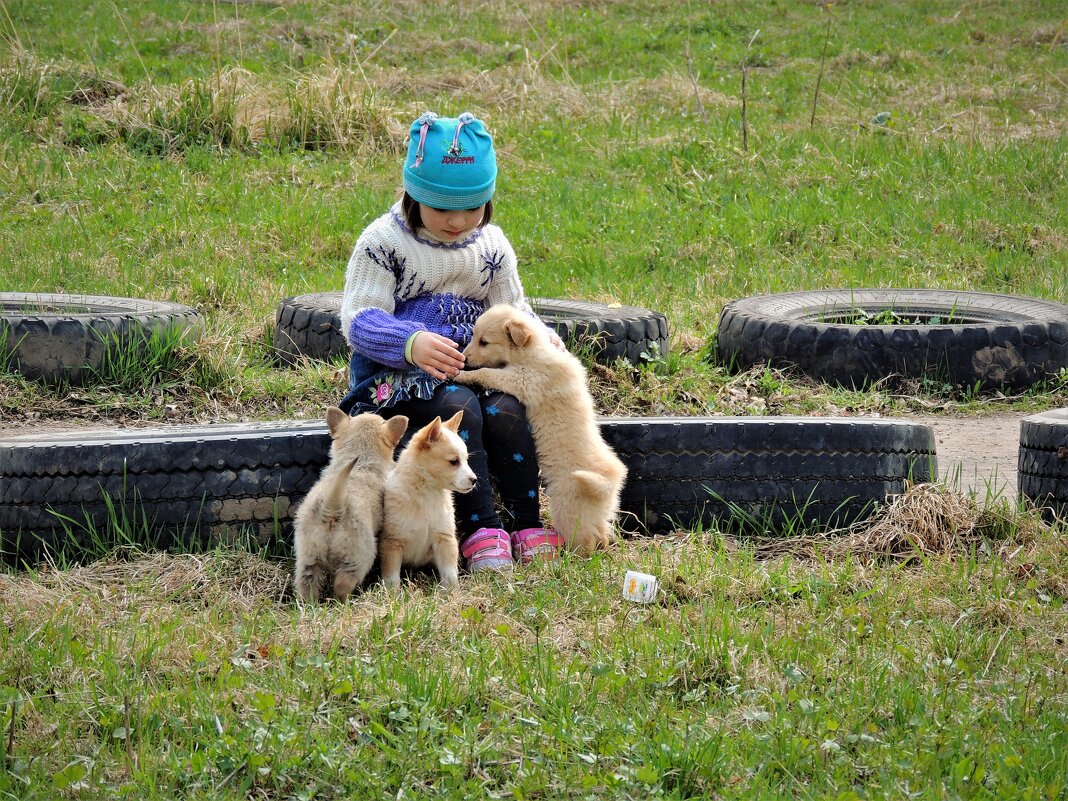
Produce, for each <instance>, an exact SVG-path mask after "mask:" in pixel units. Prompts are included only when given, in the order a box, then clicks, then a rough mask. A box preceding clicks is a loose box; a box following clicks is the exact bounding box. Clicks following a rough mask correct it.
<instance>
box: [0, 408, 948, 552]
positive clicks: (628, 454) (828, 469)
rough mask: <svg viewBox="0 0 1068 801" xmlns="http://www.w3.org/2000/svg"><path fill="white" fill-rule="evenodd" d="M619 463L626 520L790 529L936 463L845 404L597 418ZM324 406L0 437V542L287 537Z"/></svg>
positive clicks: (326, 443) (844, 519)
mask: <svg viewBox="0 0 1068 801" xmlns="http://www.w3.org/2000/svg"><path fill="white" fill-rule="evenodd" d="M600 425H601V431H602V433H603V434H604V436H605V438H606V439H607V441H608V442H609V443H610V444H611V445H612V446H613V447H614V448H615V449H616V451H617V452H618V453H619V456H620V458H621V459H623V461H624V462H625V463H626V465H627V467H628V470H629V477H628V480H627V484H626V486H625V488H624V490H623V494H622V510H623V515H622V519H621V522H622V528H623V530H624V531H625V532H627V533H661V532H666V531H671V530H673V529H675V528H683V529H689V528H694V527H699V526H709V525H711V524H712V523H713V522H720V523H724V522H725V523H728V524H731V525H736V524H737V526H738V527H740V528H745V527H746V526H750V527H752V526H755V527H757V528H761V529H762V530H763V528H766V529H768V530H772V531H775V530H779V531H782V530H786V529H788V528H789V527H792V526H796V525H797V524H799V523H802V522H803V523H804V524H806V525H820V526H837V525H843V524H846V523H850V522H854V521H856V520H858V519H861V518H862V517H864V516H865V515H867V514H868V513H870V512H871V511H872V509H873V507H874V506H875V505H876V504H878V503H882V502H884V501H885V500H886V499H887V497H888V496H889V495H893V494H897V493H900V492H903V491H904V489H905V483H906V482H907V481H910V480H912V481H917V482H922V481H928V480H931V478H932V477H933V476H936V475H937V470H936V466H935V462H934V435H933V433H932V431H931V429H930V428H929V427H927V426H923V425H919V424H915V423H909V422H907V421H895V420H886V419H883V420H867V419H865V420H859V419H856V420H850V419H844V418H826V419H824V418H787V417H781V418H780V417H767V418H747V417H740V418H731V417H726V418H671V417H662V418H604V419H602V420H601V422H600ZM329 448H330V439H329V435H328V434H327V432H326V427H325V425H324V424H323V423H321V422H316V421H312V422H294V421H281V422H274V423H244V424H229V425H227V424H221V425H201V426H176V427H173V428H165V429H141V430H132V431H125V432H115V431H72V432H66V433H60V434H55V433H53V434H37V435H27V436H22V437H15V438H10V439H7V440H5V441H3V442H0V551H2V559H3V561H6V562H9V563H22V562H28V563H34V562H36V561H38V560H40V559H41V558H42V557H43V556H44V554H45V553H46V552H48V553H52V554H56V553H57V552H61V551H62V552H65V553H67V554H74V555H75V556H76V555H77V554H78V553H79V552H91V551H92V548H93V547H94V545H95V546H97V547H98V546H99V543H100V542H104V543H115V544H119V543H123V542H125V543H133V544H137V545H139V546H141V547H150V548H162V549H167V548H179V549H196V548H202V547H210V546H212V545H214V544H217V543H220V542H223V543H225V542H234V541H241V542H244V541H249V540H251V541H254V542H255V543H256V544H257V546H258V547H263V548H267V549H269V550H271V551H274V552H279V551H280V552H288V549H289V543H290V540H291V536H292V519H293V515H294V513H295V510H296V507H297V505H298V503H299V502H300V500H301V499H302V498H303V497H304V495H305V494H306V493H307V492H308V490H309V489H310V488H311V486H312V485H313V484H314V483H315V481H316V479H317V478H318V475H319V472H320V470H321V468H322V467H323V465H325V464H326V462H327V458H328V454H329Z"/></svg>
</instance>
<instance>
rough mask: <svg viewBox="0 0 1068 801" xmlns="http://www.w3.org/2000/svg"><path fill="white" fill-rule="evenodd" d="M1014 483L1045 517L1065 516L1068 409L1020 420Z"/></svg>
mask: <svg viewBox="0 0 1068 801" xmlns="http://www.w3.org/2000/svg"><path fill="white" fill-rule="evenodd" d="M1016 476H1017V479H1016V486H1017V490H1018V492H1019V494H1020V496H1021V497H1024V498H1027V499H1029V500H1030V501H1031V502H1032V503H1033V504H1034V505H1035V506H1036V507H1038V508H1041V509H1042V510H1043V511H1044V513H1045V515H1046V517H1047V518H1054V517H1060V518H1064V519H1068V409H1055V410H1053V411H1049V412H1042V413H1041V414H1034V415H1031V416H1030V417H1025V418H1024V419H1023V420H1021V421H1020V455H1019V461H1018V463H1017V472H1016Z"/></svg>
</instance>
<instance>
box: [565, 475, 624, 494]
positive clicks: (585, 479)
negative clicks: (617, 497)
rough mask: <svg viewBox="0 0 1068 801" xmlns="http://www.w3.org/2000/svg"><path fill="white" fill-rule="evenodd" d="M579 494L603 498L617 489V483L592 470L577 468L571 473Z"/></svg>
mask: <svg viewBox="0 0 1068 801" xmlns="http://www.w3.org/2000/svg"><path fill="white" fill-rule="evenodd" d="M571 478H573V479H575V485H576V486H577V487H578V490H579V494H580V495H582V496H584V497H586V498H603V497H605V496H606V495H611V494H612V493H613V492H614V491H615V485H614V484H613V483H612V482H611V481H609V480H608V479H607V478H605V477H604V476H602V475H600V474H598V473H594V472H593V471H592V470H575V471H573V472H572V473H571Z"/></svg>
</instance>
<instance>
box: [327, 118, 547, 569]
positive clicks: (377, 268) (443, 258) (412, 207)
mask: <svg viewBox="0 0 1068 801" xmlns="http://www.w3.org/2000/svg"><path fill="white" fill-rule="evenodd" d="M403 176H404V190H405V191H404V195H403V197H402V198H401V200H400V201H398V202H397V203H396V204H394V206H393V207H392V208H391V209H390V210H389V211H388V212H387V213H386V214H384V215H382V216H381V217H379V218H378V219H377V220H375V221H374V222H372V223H371V224H370V225H369V226H367V228H366V229H365V230H364V232H363V233H362V234H361V235H360V238H359V239H358V240H357V242H356V248H355V249H354V250H353V252H352V257H351V258H350V259H349V265H348V271H347V273H346V276H345V294H344V298H343V300H342V305H341V324H342V330H343V331H344V333H345V335H346V337H347V339H348V341H349V344H350V345H351V346H352V351H353V353H352V361H351V362H350V366H349V392H348V394H347V395H346V396H345V398H344V400H343V401H342V402H341V408H342V409H344V410H345V411H346V412H347V413H348V414H358V413H360V412H375V413H376V414H380V415H382V416H383V417H387V418H388V417H392V416H394V415H398V414H403V415H406V416H407V417H408V418H409V421H410V422H409V424H408V432H409V434H410V433H411V432H414V431H417V430H418V429H420V428H421V427H422V426H423V425H425V424H426V423H429V422H430V421H432V420H433V419H434V418H435V417H441V419H442V420H448V419H449V418H451V417H452V416H453V415H454V414H455V413H456V412H458V411H462V412H463V419H462V422H461V427H460V431H459V434H460V436H461V437H463V438H464V440H466V442H467V447H468V458H469V464H470V465H471V469H472V470H474V471H475V475H476V476H477V477H478V483H477V485H476V486H475V489H474V490H473V491H472V492H470V493H468V494H466V495H458V496H456V513H457V535H458V536H459V539H460V552H461V554H462V555H463V557H464V560H465V562H466V566H467V569H468V570H469V571H471V572H476V571H479V570H486V569H491V570H498V571H510V570H511V569H512V560H513V557H514V558H515V559H517V560H519V561H520V562H524V563H525V562H529V561H531V560H532V559H534V558H535V557H539V558H549V559H551V558H555V557H556V554H557V549H558V548H559V545H560V542H561V540H560V536H559V535H558V534H557V532H555V531H553V530H552V529H550V528H545V527H544V526H542V525H541V522H540V506H539V495H538V464H537V458H536V456H535V452H534V440H533V437H532V435H531V432H530V426H529V424H528V423H527V418H526V413H525V411H524V409H523V406H522V404H520V403H519V402H518V401H517V400H516V399H515V398H514V397H512V396H511V395H506V394H504V393H501V392H481V393H479V392H475V391H473V390H471V389H469V388H468V387H464V386H461V385H459V384H455V383H453V382H452V381H451V380H450V379H451V378H452V377H453V376H455V375H456V374H457V373H458V372H459V371H460V370H461V369H462V368H463V366H464V357H463V354H462V353H461V352H460V351H461V350H462V349H463V348H464V347H465V346H466V345H467V343H468V342H470V340H471V329H472V326H473V325H474V322H475V320H476V319H477V318H478V316H479V315H480V314H481V313H482V312H483V310H484V309H486V308H488V307H490V306H493V305H494V304H498V303H509V304H511V305H513V306H516V307H517V308H519V309H522V310H523V311H525V312H527V313H529V314H531V316H533V315H534V313H533V311H531V309H530V306H529V305H528V304H527V302H526V299H525V298H524V294H523V285H522V284H521V283H520V281H519V274H518V272H517V270H516V257H515V252H514V251H513V250H512V246H511V245H510V244H509V242H508V240H507V239H506V238H505V236H504V233H503V232H502V231H501V229H500V228H499V227H497V226H496V225H491V224H490V218H491V217H492V215H493V204H492V202H491V200H490V199H491V198H492V197H493V192H494V189H495V188H496V179H497V161H496V155H495V153H494V150H493V139H492V138H491V137H490V134H489V132H488V131H487V130H486V128H485V126H484V125H483V124H482V122H481V120H478V119H476V118H475V117H473V116H472V115H471V114H467V113H464V114H461V115H460V116H459V117H458V118H445V117H438V116H437V115H436V114H433V113H431V112H427V113H425V114H423V115H422V116H421V117H419V119H417V120H416V121H415V122H413V123H412V126H411V142H410V144H409V146H408V155H407V158H406V159H405V162H404V169H403ZM550 335H551V338H552V339H553V342H554V344H556V345H557V346H558V347H563V343H562V342H561V341H560V338H559V337H558V336H557V335H556V333H555V332H552V331H550ZM491 476H492V477H493V479H494V480H495V482H496V486H497V491H498V494H499V495H500V499H501V502H502V505H503V506H504V509H505V517H506V521H505V522H506V525H504V524H502V521H501V519H500V518H499V516H498V515H497V512H496V511H495V508H494V503H493V486H492V485H491V482H490V477H491ZM509 531H510V532H511V534H509Z"/></svg>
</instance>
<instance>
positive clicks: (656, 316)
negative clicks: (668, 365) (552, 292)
mask: <svg viewBox="0 0 1068 801" xmlns="http://www.w3.org/2000/svg"><path fill="white" fill-rule="evenodd" d="M530 306H531V308H533V309H534V311H535V312H536V313H537V315H538V316H539V317H540V318H541V319H542V320H543V321H544V322H545V323H546V324H548V325H551V326H552V327H553V328H554V329H555V330H556V333H557V334H558V335H559V336H560V338H561V339H562V340H564V342H566V343H568V347H569V348H571V349H573V350H574V349H579V350H581V349H583V348H589V349H590V353H591V354H592V355H593V359H594V361H596V362H599V363H601V364H609V365H611V364H615V363H616V362H617V361H619V360H620V359H626V360H627V361H629V362H630V363H631V364H644V363H646V362H650V361H655V360H656V359H657V358H662V357H665V356H667V354H668V346H669V333H668V322H667V317H665V316H664V315H663V314H661V313H660V312H656V311H650V310H649V309H643V308H641V307H639V306H609V305H608V304H605V303H593V302H591V301H587V300H556V299H552V298H531V299H530Z"/></svg>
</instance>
